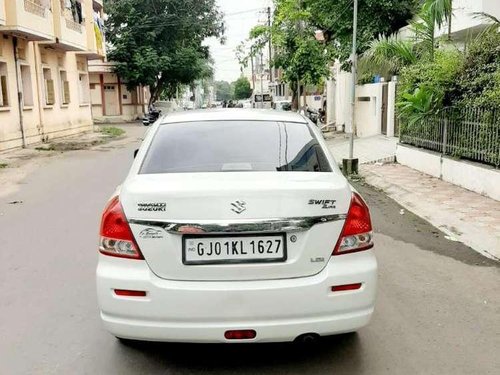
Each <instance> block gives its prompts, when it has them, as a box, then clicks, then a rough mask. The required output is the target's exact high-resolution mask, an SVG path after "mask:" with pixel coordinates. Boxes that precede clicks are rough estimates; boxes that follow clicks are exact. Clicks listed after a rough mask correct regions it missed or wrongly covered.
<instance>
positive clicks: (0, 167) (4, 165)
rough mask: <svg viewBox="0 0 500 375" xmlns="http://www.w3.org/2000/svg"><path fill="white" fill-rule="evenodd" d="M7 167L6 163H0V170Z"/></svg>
mask: <svg viewBox="0 0 500 375" xmlns="http://www.w3.org/2000/svg"><path fill="white" fill-rule="evenodd" d="M8 166H9V164H7V163H0V169H2V168H7V167H8Z"/></svg>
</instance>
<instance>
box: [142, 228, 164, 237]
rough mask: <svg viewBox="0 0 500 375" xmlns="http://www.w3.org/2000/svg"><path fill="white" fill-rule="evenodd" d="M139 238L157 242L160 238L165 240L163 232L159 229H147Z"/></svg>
mask: <svg viewBox="0 0 500 375" xmlns="http://www.w3.org/2000/svg"><path fill="white" fill-rule="evenodd" d="M139 237H141V238H144V239H147V240H155V239H159V238H163V232H162V231H161V230H159V229H154V228H147V229H144V230H142V231H141V233H139Z"/></svg>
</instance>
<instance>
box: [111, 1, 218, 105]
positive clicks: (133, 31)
mask: <svg viewBox="0 0 500 375" xmlns="http://www.w3.org/2000/svg"><path fill="white" fill-rule="evenodd" d="M105 6H106V13H107V14H108V17H109V18H108V20H107V21H106V28H107V30H106V37H107V41H108V42H109V43H110V45H111V48H110V50H109V54H108V57H109V58H110V60H113V61H114V62H116V67H115V71H116V73H117V74H118V75H119V76H120V77H122V79H123V80H124V81H125V82H127V86H128V88H129V89H133V88H134V87H137V86H138V85H141V84H142V85H149V86H150V89H151V100H152V101H155V100H156V99H157V98H158V97H159V95H160V93H162V92H164V91H166V92H167V96H172V94H173V93H174V92H175V90H176V88H177V86H178V85H181V84H190V83H192V82H193V81H195V80H197V79H201V78H206V77H207V76H209V75H210V74H211V70H210V69H209V67H208V65H209V63H208V57H209V51H208V48H207V47H204V46H202V42H203V41H204V40H205V39H206V38H208V37H212V36H213V37H221V35H222V33H223V23H222V14H221V13H220V12H219V10H218V8H217V7H216V5H215V0H184V1H182V2H181V3H179V1H176V0H107V1H106V3H105Z"/></svg>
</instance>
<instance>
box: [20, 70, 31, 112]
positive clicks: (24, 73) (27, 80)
mask: <svg viewBox="0 0 500 375" xmlns="http://www.w3.org/2000/svg"><path fill="white" fill-rule="evenodd" d="M21 83H22V86H23V103H24V107H33V104H34V100H33V84H32V82H31V68H30V66H29V65H24V64H23V65H21Z"/></svg>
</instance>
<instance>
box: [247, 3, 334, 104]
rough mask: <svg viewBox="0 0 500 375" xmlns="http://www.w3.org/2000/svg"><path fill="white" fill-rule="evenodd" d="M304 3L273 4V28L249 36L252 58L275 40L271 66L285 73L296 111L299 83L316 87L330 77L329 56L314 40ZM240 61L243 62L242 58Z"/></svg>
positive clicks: (310, 21) (261, 29)
mask: <svg viewBox="0 0 500 375" xmlns="http://www.w3.org/2000/svg"><path fill="white" fill-rule="evenodd" d="M305 3H306V1H304V2H303V3H300V4H299V2H297V1H296V0H274V4H275V12H274V16H273V22H272V25H271V27H269V26H262V25H259V26H256V27H254V28H253V29H252V31H251V32H250V42H251V47H250V54H251V55H255V54H257V53H259V52H260V51H261V50H262V49H263V48H264V46H265V45H266V44H267V43H268V42H269V40H270V39H271V40H272V43H273V45H274V49H275V55H274V59H273V61H272V64H273V66H274V67H276V68H280V69H281V70H282V73H283V75H282V78H283V80H284V81H285V82H287V83H288V84H289V86H290V89H291V90H292V93H293V100H292V102H293V107H294V108H295V109H297V108H298V97H299V95H300V88H299V87H298V85H297V81H298V80H300V81H301V82H302V83H303V84H304V85H306V84H310V85H317V84H319V83H321V81H322V80H323V79H324V78H325V77H327V76H328V75H329V73H330V72H329V69H328V64H329V62H330V56H329V54H328V53H327V52H328V51H327V49H326V48H325V46H324V45H323V44H321V43H320V42H318V41H317V40H316V39H315V37H314V32H315V28H314V27H313V23H312V19H311V14H310V13H309V12H308V10H307V7H305V6H304V5H305ZM239 60H240V62H241V61H242V59H241V57H239ZM243 63H245V61H244V60H243Z"/></svg>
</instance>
